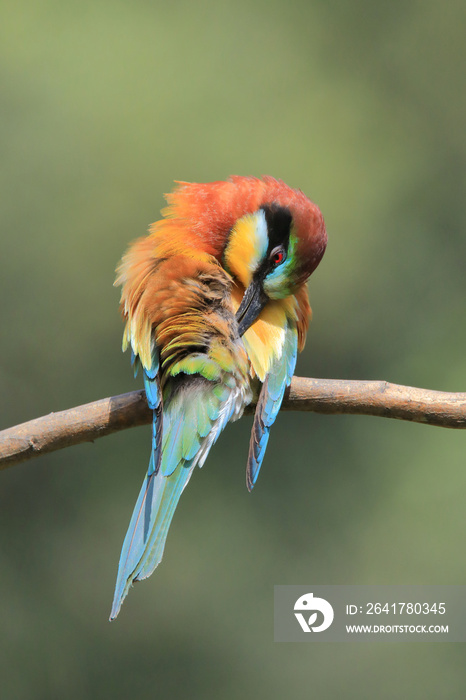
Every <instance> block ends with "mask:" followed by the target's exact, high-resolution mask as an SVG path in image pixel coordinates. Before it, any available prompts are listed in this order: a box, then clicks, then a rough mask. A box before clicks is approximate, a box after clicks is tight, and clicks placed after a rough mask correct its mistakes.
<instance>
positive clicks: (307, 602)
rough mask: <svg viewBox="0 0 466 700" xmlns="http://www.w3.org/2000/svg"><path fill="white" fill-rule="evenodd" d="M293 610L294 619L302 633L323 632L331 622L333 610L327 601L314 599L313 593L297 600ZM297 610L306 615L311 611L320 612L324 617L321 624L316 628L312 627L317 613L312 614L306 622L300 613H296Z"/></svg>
mask: <svg viewBox="0 0 466 700" xmlns="http://www.w3.org/2000/svg"><path fill="white" fill-rule="evenodd" d="M294 610H295V613H294V614H295V617H296V619H297V620H298V622H299V624H300V625H301V629H302V630H303V632H311V631H312V632H323V631H324V630H326V629H328V628H329V627H330V625H331V624H332V622H333V608H332V606H331V605H330V603H329V602H328V600H325V599H324V598H314V594H313V593H305V594H304V595H302V596H301V597H300V598H298V600H297V601H296V603H295V604H294ZM297 610H301V611H303V612H306V613H309V612H312V611H317V612H321V613H322V615H323V616H324V619H323V622H322V623H321V624H320V625H318V626H314V623H315V621H316V620H317V612H312V614H311V615H310V616H309V618H308V620H307V622H306V618H305V617H304V615H303V614H302V612H296V611H297Z"/></svg>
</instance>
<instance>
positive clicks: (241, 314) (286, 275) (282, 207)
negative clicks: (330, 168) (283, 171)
mask: <svg viewBox="0 0 466 700" xmlns="http://www.w3.org/2000/svg"><path fill="white" fill-rule="evenodd" d="M270 180H271V178H270ZM273 183H275V185H276V186H275V188H274V189H275V192H274V195H275V197H274V198H273V199H270V200H266V201H264V202H263V203H261V204H260V206H259V207H258V208H257V209H256V210H255V211H253V212H251V213H247V214H245V215H243V216H242V217H241V218H239V219H238V220H237V221H236V223H235V224H234V226H233V228H232V229H231V232H230V235H229V237H228V240H227V244H226V247H225V250H224V256H223V262H224V265H225V267H226V269H227V270H228V271H229V272H230V273H231V274H232V275H233V277H235V278H236V279H237V280H239V282H240V283H241V284H242V285H243V286H244V288H245V290H246V291H245V293H244V296H243V299H242V302H241V304H240V307H239V309H238V311H237V314H236V318H237V321H238V326H239V334H240V335H243V333H244V332H245V331H246V330H247V329H248V328H249V327H250V326H251V325H252V323H254V321H255V319H256V318H257V317H258V315H259V314H260V312H261V310H262V309H263V308H264V306H265V305H266V304H267V302H268V301H269V299H283V298H285V297H287V296H289V295H290V294H293V293H295V292H296V291H297V290H298V288H299V287H300V286H301V285H302V284H304V283H305V282H306V280H307V279H308V277H309V275H310V274H311V273H312V272H313V271H314V270H315V268H316V267H317V265H318V264H319V262H320V260H321V258H322V256H323V254H324V251H325V247H326V244H327V234H326V231H325V225H324V220H323V217H322V214H321V212H320V210H319V208H318V207H317V206H316V205H315V204H313V203H312V202H311V201H310V200H309V199H308V198H307V197H306V196H305V195H304V194H303V193H302V192H300V191H299V190H292V189H291V188H289V187H288V186H287V185H285V184H284V183H282V182H279V181H275V180H274V181H273ZM267 194H268V193H264V196H266V195H267Z"/></svg>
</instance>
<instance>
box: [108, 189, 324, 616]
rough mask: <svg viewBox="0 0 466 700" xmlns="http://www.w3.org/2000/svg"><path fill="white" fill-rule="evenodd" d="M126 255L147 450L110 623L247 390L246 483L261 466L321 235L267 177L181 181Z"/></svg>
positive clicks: (306, 309) (128, 334) (125, 303)
mask: <svg viewBox="0 0 466 700" xmlns="http://www.w3.org/2000/svg"><path fill="white" fill-rule="evenodd" d="M167 201H168V207H167V208H166V209H164V210H163V211H162V214H163V217H164V218H162V219H161V220H160V221H157V222H156V223H155V224H153V225H152V226H151V228H150V231H149V235H148V236H145V237H143V238H139V239H138V240H136V241H135V242H134V243H133V244H132V245H131V246H130V248H129V250H128V252H127V253H126V255H125V256H124V257H123V259H122V261H121V263H120V265H119V267H118V270H117V272H118V276H117V279H116V282H115V284H118V285H121V286H122V293H121V311H122V314H123V316H124V318H125V320H126V327H125V331H124V336H123V350H125V349H126V348H127V347H128V346H129V347H130V348H131V357H132V363H133V367H134V370H135V373H136V372H137V370H138V368H139V367H140V368H141V369H142V374H143V378H144V386H145V390H146V395H147V401H148V404H149V407H150V408H151V409H152V411H153V423H152V449H151V455H150V462H149V469H148V471H147V475H146V477H145V478H144V482H143V484H142V488H141V492H140V494H139V498H138V500H137V503H136V506H135V508H134V512H133V515H132V518H131V522H130V525H129V528H128V532H127V534H126V538H125V541H124V543H123V549H122V552H121V557H120V564H119V569H118V577H117V583H116V589H115V597H114V601H113V607H112V612H111V616H110V619H114V618H115V617H116V616H117V615H118V613H119V610H120V607H121V604H122V602H123V600H124V598H125V596H126V595H127V593H128V590H129V588H130V586H131V585H132V583H133V581H140V580H141V579H144V578H147V577H148V576H150V575H151V573H152V572H153V571H154V569H155V567H156V566H157V565H158V564H159V563H160V561H161V559H162V555H163V550H164V547H165V540H166V538H167V533H168V528H169V527H170V523H171V520H172V517H173V513H174V511H175V508H176V506H177V504H178V500H179V498H180V495H181V492H182V491H183V489H184V488H185V486H186V484H187V483H188V481H189V479H190V477H191V474H192V472H193V470H194V467H195V466H196V465H198V466H200V467H202V465H203V464H204V462H205V460H206V458H207V455H208V453H209V450H210V448H211V447H212V445H213V444H214V442H215V441H216V440H217V438H218V436H219V435H220V433H221V432H222V430H223V429H224V428H225V426H226V424H227V423H228V422H229V421H234V420H238V418H240V417H241V415H242V413H243V410H244V408H245V406H247V405H248V404H249V403H251V402H252V401H253V400H255V399H256V398H257V397H258V398H257V407H256V411H255V416H254V423H253V427H252V434H251V441H250V445H249V457H248V461H247V467H246V482H247V486H248V489H249V490H251V489H252V487H253V486H254V484H255V483H256V479H257V476H258V473H259V469H260V467H261V463H262V460H263V458H264V453H265V448H266V445H267V441H268V438H269V431H270V427H271V426H272V424H273V422H274V420H275V418H276V416H277V413H278V411H279V409H280V405H281V402H282V399H283V394H284V392H285V389H286V387H287V386H289V384H290V382H291V377H292V375H293V372H294V369H295V364H296V355H297V352H298V350H302V348H303V346H304V342H305V338H306V332H307V327H308V324H309V318H310V313H311V309H310V306H309V300H308V294H307V288H306V281H307V279H308V277H309V275H310V274H311V273H312V272H313V270H314V269H315V268H316V267H317V265H318V264H319V262H320V260H321V258H322V255H323V254H324V251H325V247H326V244H327V235H326V232H325V226H324V220H323V217H322V214H321V212H320V210H319V208H318V207H317V206H316V205H315V204H313V203H312V202H311V201H310V200H309V199H308V198H307V197H306V196H305V195H304V194H303V193H302V192H301V191H300V190H295V189H291V188H290V187H288V185H286V184H285V183H284V182H282V181H280V180H275V179H274V178H272V177H263V178H262V179H258V178H254V177H231V178H230V179H229V180H227V181H226V182H211V183H208V184H194V183H192V184H191V183H184V182H182V183H178V186H177V187H176V189H175V190H174V192H173V193H172V194H169V195H167Z"/></svg>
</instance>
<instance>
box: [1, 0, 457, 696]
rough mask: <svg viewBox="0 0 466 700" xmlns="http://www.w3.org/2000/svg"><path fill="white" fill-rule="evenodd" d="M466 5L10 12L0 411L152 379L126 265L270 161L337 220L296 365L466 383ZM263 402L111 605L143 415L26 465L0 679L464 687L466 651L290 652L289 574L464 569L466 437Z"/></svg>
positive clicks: (137, 477)
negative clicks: (128, 335)
mask: <svg viewBox="0 0 466 700" xmlns="http://www.w3.org/2000/svg"><path fill="white" fill-rule="evenodd" d="M465 30H466V5H465V3H464V2H462V1H460V0H446V2H442V3H440V2H439V1H438V0H424V1H423V2H420V1H419V0H418V1H415V0H403V1H402V2H401V1H400V0H395V1H394V2H381V3H380V2H376V3H374V2H373V0H353V1H352V2H351V1H350V0H312V1H305V0H301V1H299V0H291V1H289V2H284V1H283V0H267V1H266V0H256V2H253V3H251V2H247V1H246V0H236V1H235V2H226V1H223V2H222V0H215V1H214V0H205V1H204V2H197V1H194V2H193V1H191V2H188V0H184V1H180V2H175V3H165V2H160V1H153V2H149V1H147V0H146V1H143V0H134V2H132V3H129V2H122V1H121V0H120V1H118V0H113V1H112V2H111V1H110V0H107V1H105V0H104V1H103V2H95V1H93V2H89V1H88V0H81V2H69V1H66V0H65V1H63V0H61V2H58V1H57V0H56V1H55V2H51V1H49V0H42V1H41V2H34V1H32V0H16V2H15V3H13V2H10V3H8V4H4V5H3V8H2V10H1V15H0V56H1V67H0V70H1V84H2V91H1V101H2V109H1V120H2V126H1V152H2V155H1V175H0V177H1V191H2V206H1V212H0V216H1V234H0V235H1V247H0V295H1V300H2V311H1V323H0V396H1V402H0V427H7V426H9V425H13V424H15V423H18V422H22V421H25V420H28V419H31V418H34V417H36V416H39V415H43V414H45V413H48V412H50V411H57V410H61V409H65V408H69V407H71V406H75V405H78V404H81V403H84V402H88V401H92V400H95V399H99V398H102V397H105V396H110V395H113V394H118V393H122V392H125V391H130V390H132V389H135V388H139V386H140V383H139V381H136V382H135V381H134V380H133V378H132V373H131V370H130V366H129V357H128V356H124V355H122V353H121V350H120V347H121V334H122V324H121V321H120V318H119V316H118V297H119V294H118V291H117V290H116V289H114V288H113V287H112V283H113V279H114V268H115V265H116V263H117V261H118V259H119V257H120V256H121V254H122V253H123V251H124V250H125V248H126V246H127V244H128V242H129V241H130V240H132V239H133V238H135V237H137V236H139V235H142V234H143V233H144V231H145V230H146V228H147V226H148V224H149V223H150V222H152V221H153V220H155V219H157V218H158V216H159V210H160V208H161V206H163V197H162V193H163V192H167V191H169V190H170V189H171V187H172V182H173V180H174V179H181V180H193V181H209V180H215V179H223V178H225V177H227V176H228V175H229V174H231V173H236V174H244V175H247V174H250V175H261V174H264V173H266V174H271V175H274V176H276V177H280V178H283V179H284V180H285V181H286V182H287V183H288V184H290V185H292V186H295V187H300V188H301V189H303V190H304V191H305V192H306V193H307V194H308V195H309V196H310V197H311V198H312V199H313V200H314V201H316V202H317V203H318V204H319V205H320V207H321V209H322V211H323V213H324V216H325V218H326V222H327V228H328V232H329V241H330V242H329V247H328V250H327V253H326V255H325V257H324V260H323V262H322V264H321V266H320V268H319V269H318V271H317V272H316V274H315V276H314V277H313V278H312V280H311V284H310V294H311V302H312V305H313V308H314V321H313V323H312V326H311V331H310V333H309V337H308V344H307V347H306V350H305V352H304V354H303V355H302V356H301V358H300V361H299V364H298V374H301V375H307V376H318V377H319V376H322V377H333V378H336V377H343V378H353V379H371V378H374V379H386V380H389V381H394V382H398V383H405V384H413V385H418V386H424V387H426V388H431V389H443V390H451V391H455V390H456V391H461V390H464V389H465V383H466V382H465V379H466V359H465V357H464V348H465V345H466V328H465V325H466V324H465V314H464V299H465V294H466V275H465V271H464V269H465V260H466V246H465V237H464V231H465V230H466V220H465V219H466V207H465V205H464V199H465V198H464V193H465V191H466V139H465V122H466V103H465V95H466V77H465V76H466V74H465V70H464V66H465V62H466V41H465ZM249 429H250V419H246V418H245V419H243V420H242V421H240V423H239V424H237V425H233V426H231V427H230V428H229V429H228V430H227V431H226V432H225V434H224V435H223V437H222V439H221V440H220V441H219V443H218V445H217V446H216V447H215V449H214V451H213V452H212V454H211V456H210V458H209V460H208V463H207V466H206V467H205V469H203V470H200V471H197V473H196V474H195V476H194V478H193V479H192V481H191V483H190V486H189V489H188V490H187V491H186V493H185V494H184V495H183V498H182V502H181V507H180V508H179V510H178V512H177V514H176V516H175V519H174V524H173V527H172V530H171V532H170V535H169V538H168V547H167V552H166V555H165V557H164V562H163V565H162V566H161V567H160V569H158V570H157V572H156V573H155V575H154V576H153V577H152V578H151V579H150V580H149V581H147V582H145V583H144V584H142V585H140V586H137V587H136V588H135V589H134V590H133V591H132V593H131V595H130V596H129V598H128V600H127V602H126V603H125V605H124V607H123V610H122V613H121V616H120V617H119V619H118V621H117V622H116V623H113V624H110V623H108V622H107V617H108V614H109V610H110V604H111V599H112V594H113V586H114V582H115V576H116V569H117V563H118V558H119V553H120V547H121V544H122V540H123V537H124V534H125V531H126V527H127V524H128V521H129V517H130V514H131V511H132V508H133V504H134V502H135V499H136V496H137V493H138V491H139V487H140V483H141V480H142V476H143V473H144V471H145V468H146V464H147V461H148V452H149V440H150V437H149V436H150V429H149V428H148V427H144V428H138V429H135V430H131V431H126V432H124V433H119V434H116V435H114V436H112V437H108V438H105V439H104V440H98V441H97V442H96V443H95V444H86V445H82V446H79V447H74V448H70V449H68V450H63V451H60V452H57V453H55V454H53V455H51V456H49V457H43V458H41V459H38V460H37V461H34V462H29V463H27V464H24V465H20V466H17V467H14V468H12V469H10V470H7V471H5V472H2V473H1V475H0V477H1V488H0V524H1V525H0V629H1V635H0V636H1V641H0V686H1V697H2V698H5V699H8V700H9V699H10V698H14V699H15V700H23V699H29V698H40V699H41V698H44V699H45V698H47V699H49V698H63V697H66V698H70V699H74V698H102V697H107V696H108V697H113V698H127V697H130V696H138V697H139V698H143V699H144V698H152V697H165V698H167V697H169V698H175V699H176V698H184V697H189V698H192V699H193V700H197V699H198V698H199V699H200V698H205V697H209V696H215V697H222V698H227V699H229V698H237V697H255V698H282V697H285V696H286V697H289V698H304V697H320V698H330V699H333V698H342V697H346V698H358V699H359V698H374V697H377V698H383V699H384V698H392V697H409V698H414V699H417V698H419V699H421V698H422V699H423V700H424V699H425V698H438V697H442V698H459V697H464V694H465V692H466V670H465V664H464V651H463V647H462V646H460V645H457V644H451V645H449V644H417V645H416V644H388V643H386V644H352V645H347V644H345V645H338V644H333V645H332V644H330V645H328V644H311V645H308V644H304V645H297V644H295V645H293V644H274V642H273V608H272V603H273V585H274V584H286V583H289V584H307V583H319V584H323V583H333V584H349V583H353V584H357V583H361V584H399V583H407V584H464V583H466V577H465V566H464V552H463V542H464V538H465V516H464V492H465V489H466V470H465V465H464V454H465V447H466V443H465V436H464V434H462V432H461V431H457V432H456V431H448V430H443V429H439V428H429V427H425V426H420V425H410V424H407V423H406V424H405V423H401V422H394V421H389V420H381V419H378V418H364V417H358V416H347V417H339V416H320V415H313V414H283V415H281V416H280V417H279V420H278V423H277V425H276V426H275V428H274V431H273V436H272V438H271V443H270V446H269V451H268V455H267V458H266V462H265V465H264V467H263V470H262V473H261V477H260V480H259V483H258V485H257V487H256V488H255V490H254V493H253V494H252V495H249V494H248V493H247V491H246V488H245V483H244V482H245V477H244V473H245V462H246V454H247V447H248V440H249V438H248V432H249Z"/></svg>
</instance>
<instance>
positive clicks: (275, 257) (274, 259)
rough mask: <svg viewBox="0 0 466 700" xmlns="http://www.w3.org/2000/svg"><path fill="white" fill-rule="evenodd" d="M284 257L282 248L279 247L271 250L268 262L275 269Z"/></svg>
mask: <svg viewBox="0 0 466 700" xmlns="http://www.w3.org/2000/svg"><path fill="white" fill-rule="evenodd" d="M285 257H286V256H285V251H284V249H283V247H282V246H281V245H279V246H277V247H276V248H274V249H273V250H272V252H271V253H270V255H269V260H270V262H271V263H272V265H273V266H274V267H277V265H280V263H282V262H283V261H284V259H285Z"/></svg>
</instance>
